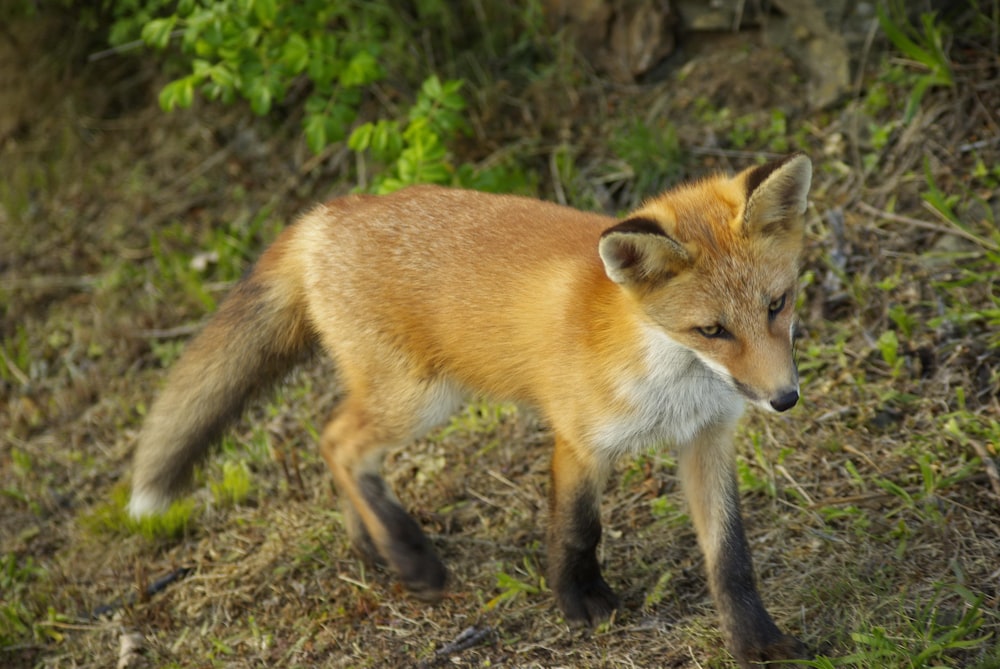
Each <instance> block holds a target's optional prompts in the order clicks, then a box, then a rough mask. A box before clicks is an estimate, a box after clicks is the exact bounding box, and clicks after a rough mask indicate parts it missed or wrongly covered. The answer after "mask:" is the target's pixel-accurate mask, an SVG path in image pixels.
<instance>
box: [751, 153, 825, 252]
mask: <svg viewBox="0 0 1000 669" xmlns="http://www.w3.org/2000/svg"><path fill="white" fill-rule="evenodd" d="M737 178H738V179H742V180H743V183H744V187H745V188H746V198H747V204H746V209H745V210H744V212H745V213H744V216H743V225H744V229H745V230H746V231H747V232H749V233H751V234H759V235H774V234H780V233H783V232H792V231H794V230H796V229H799V228H801V226H802V222H801V216H802V214H804V213H805V211H806V205H807V202H808V197H809V185H810V183H811V182H812V162H811V161H810V160H809V158H808V157H806V156H805V154H802V153H796V154H795V155H792V156H789V157H787V158H782V159H780V160H775V161H773V162H770V163H767V164H764V165H761V166H759V167H751V168H749V169H747V170H744V171H743V172H742V173H741V174H740V175H739V176H738V177H737Z"/></svg>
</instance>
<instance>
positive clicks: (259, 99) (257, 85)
mask: <svg viewBox="0 0 1000 669" xmlns="http://www.w3.org/2000/svg"><path fill="white" fill-rule="evenodd" d="M248 98H249V100H250V109H252V110H253V113H254V114H257V115H258V116H264V115H265V114H267V113H268V112H269V111H271V102H272V101H273V100H272V96H271V89H270V88H268V86H267V82H266V81H264V80H263V79H258V80H256V81H254V82H253V84H252V85H251V86H250V90H249V91H248Z"/></svg>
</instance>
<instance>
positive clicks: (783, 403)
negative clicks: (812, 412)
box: [771, 390, 799, 411]
mask: <svg viewBox="0 0 1000 669" xmlns="http://www.w3.org/2000/svg"><path fill="white" fill-rule="evenodd" d="M798 401H799V391H797V390H789V391H787V392H784V393H782V394H781V395H779V396H778V397H776V398H774V399H773V400H771V407H772V408H773V409H774V410H775V411H788V410H789V409H791V408H792V407H793V406H795V403H796V402H798Z"/></svg>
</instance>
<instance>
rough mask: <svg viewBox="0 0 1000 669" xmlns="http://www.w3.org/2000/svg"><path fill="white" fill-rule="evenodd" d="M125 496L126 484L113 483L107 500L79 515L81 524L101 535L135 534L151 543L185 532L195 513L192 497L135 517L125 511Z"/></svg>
mask: <svg viewBox="0 0 1000 669" xmlns="http://www.w3.org/2000/svg"><path fill="white" fill-rule="evenodd" d="M128 497H129V488H128V486H126V485H119V486H116V487H115V488H114V489H113V490H112V491H111V494H110V499H109V500H108V501H107V502H103V503H100V504H97V505H96V506H94V507H93V508H92V509H90V510H89V511H87V512H84V513H83V514H82V515H81V516H80V519H79V520H80V524H81V525H82V526H83V527H85V528H87V529H89V530H90V531H91V532H93V533H95V534H100V535H112V536H126V535H130V534H138V535H139V536H141V537H142V538H143V539H145V540H146V541H150V542H171V541H176V540H177V539H180V538H181V537H183V536H185V535H186V534H187V532H188V530H189V529H190V527H191V525H192V523H193V522H194V520H195V517H196V515H197V507H196V505H195V502H194V500H192V499H180V500H177V501H176V502H174V503H173V504H171V505H170V508H168V509H167V510H166V511H164V512H163V513H160V514H156V515H150V516H144V517H142V518H140V519H138V520H137V519H135V518H132V517H131V516H130V515H129V514H128V510H127V504H128Z"/></svg>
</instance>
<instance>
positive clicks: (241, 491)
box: [209, 461, 253, 506]
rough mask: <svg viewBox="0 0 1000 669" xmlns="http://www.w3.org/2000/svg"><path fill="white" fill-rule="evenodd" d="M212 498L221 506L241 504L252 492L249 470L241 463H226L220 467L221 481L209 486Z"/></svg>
mask: <svg viewBox="0 0 1000 669" xmlns="http://www.w3.org/2000/svg"><path fill="white" fill-rule="evenodd" d="M209 487H210V488H211V490H212V498H213V499H215V502H216V503H217V504H219V505H222V506H236V505H238V504H242V503H243V502H245V501H246V500H247V499H248V498H249V497H250V493H251V492H252V491H253V480H252V479H251V477H250V470H249V469H248V468H247V466H246V465H245V464H243V463H242V462H232V461H226V462H225V463H223V465H222V479H221V480H219V481H213V482H212V483H210V484H209Z"/></svg>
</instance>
